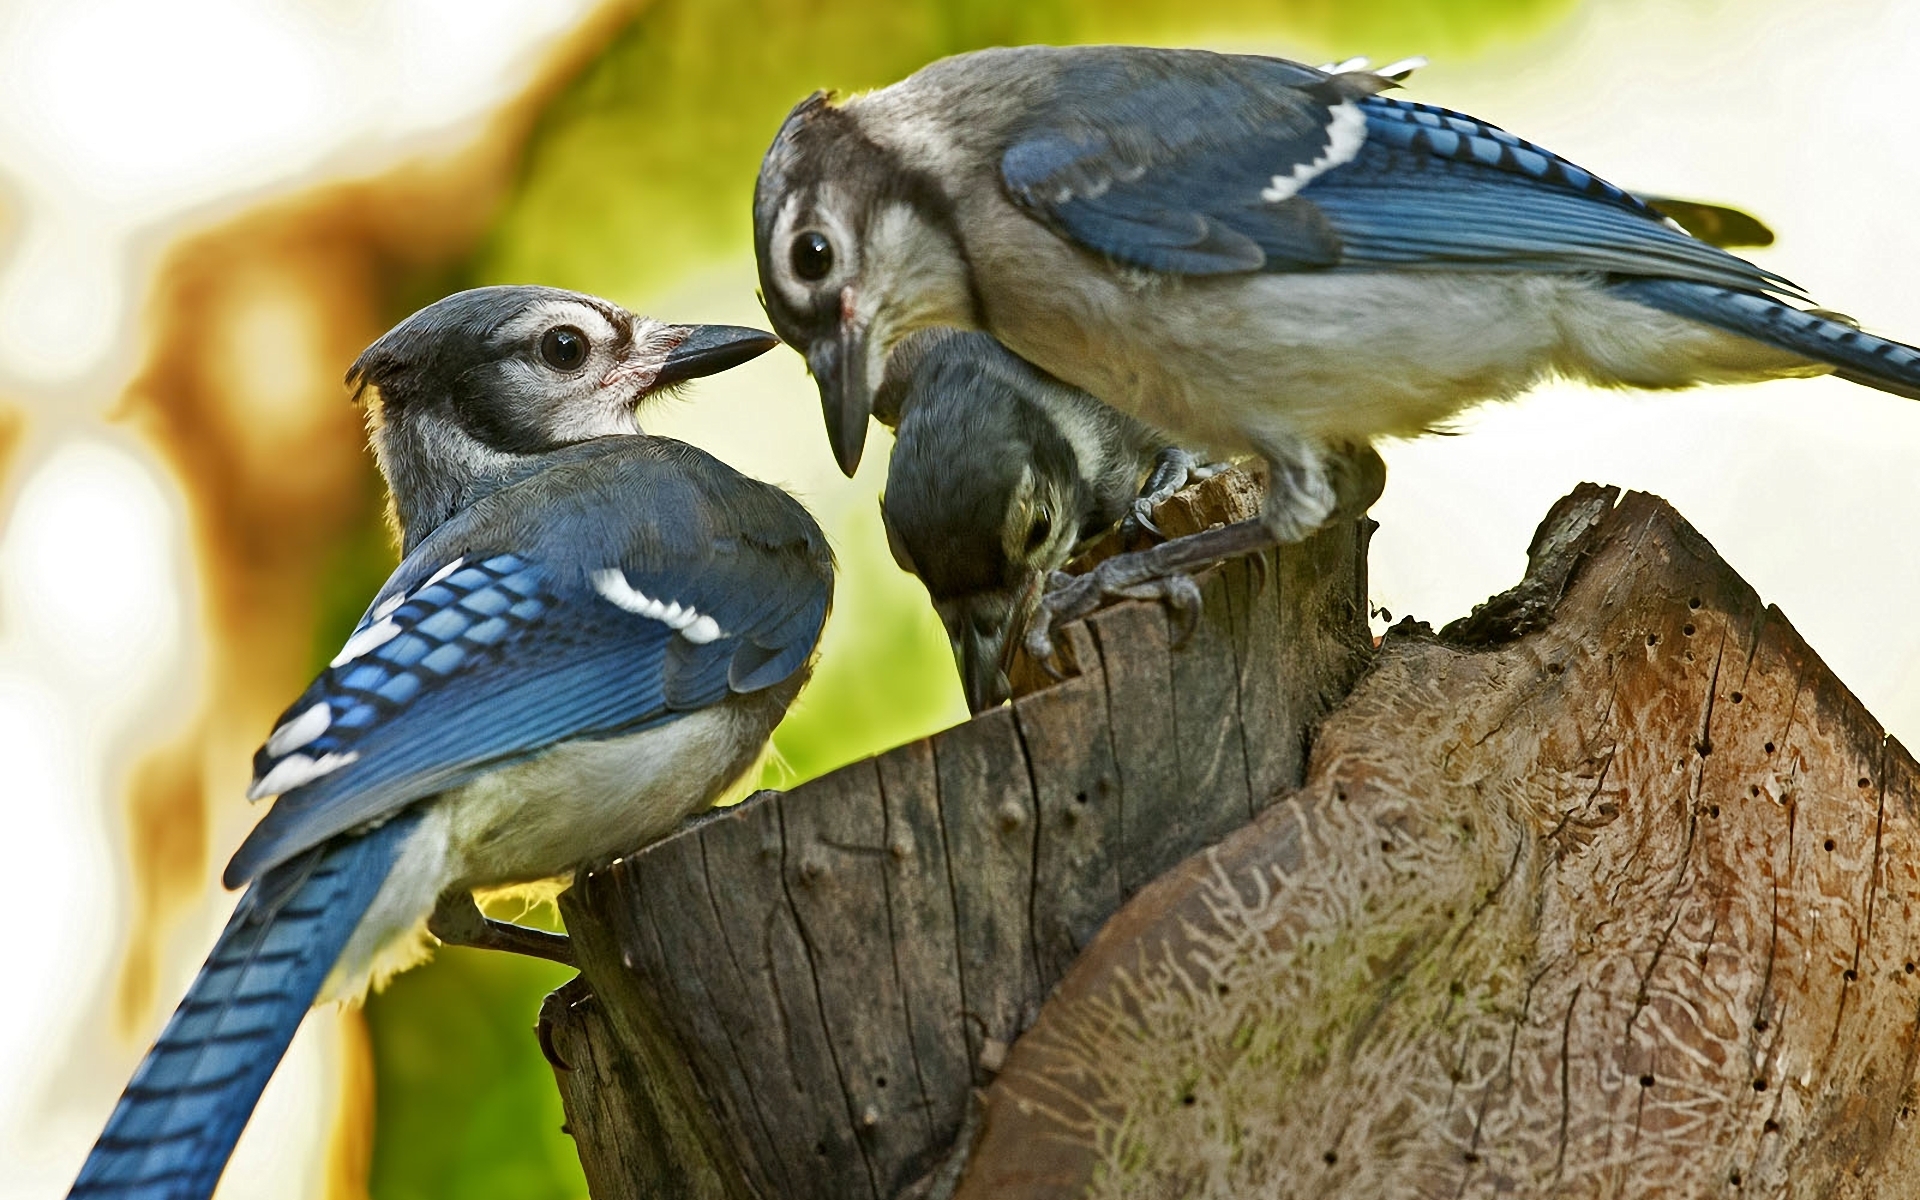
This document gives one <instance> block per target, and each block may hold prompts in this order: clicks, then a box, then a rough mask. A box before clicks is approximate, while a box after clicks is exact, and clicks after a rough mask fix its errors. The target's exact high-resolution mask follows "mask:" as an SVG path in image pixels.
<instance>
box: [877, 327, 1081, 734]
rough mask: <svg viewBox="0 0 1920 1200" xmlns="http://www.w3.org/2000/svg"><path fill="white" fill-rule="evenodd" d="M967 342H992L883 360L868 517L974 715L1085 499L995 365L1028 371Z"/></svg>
mask: <svg viewBox="0 0 1920 1200" xmlns="http://www.w3.org/2000/svg"><path fill="white" fill-rule="evenodd" d="M972 339H978V340H979V341H981V342H986V343H988V344H989V345H991V339H988V338H987V337H986V336H985V335H984V334H957V333H954V332H953V331H948V330H941V331H932V332H928V333H922V334H919V335H916V336H915V337H914V338H912V339H910V340H909V341H908V342H907V343H906V344H905V345H903V346H902V348H901V352H900V353H898V354H896V355H895V356H894V357H893V359H892V360H890V361H889V362H888V364H887V370H886V376H885V381H884V384H883V391H885V392H887V393H890V394H892V395H894V396H895V397H897V398H899V400H900V426H899V436H898V439H897V440H896V441H895V442H894V448H893V457H892V459H891V461H890V462H889V464H888V467H887V490H886V495H885V496H884V497H883V498H882V500H881V503H880V510H881V519H882V521H883V523H884V524H885V525H886V529H887V544H888V546H889V547H890V548H891V549H892V551H893V557H894V561H895V562H897V563H899V565H900V567H901V569H902V570H905V571H907V572H909V573H910V574H913V575H916V576H918V577H919V578H920V581H921V582H922V583H924V584H925V585H926V588H927V594H928V596H929V597H930V598H931V599H932V600H933V607H934V610H935V611H936V612H938V613H939V614H940V621H941V624H943V625H944V626H946V630H947V639H948V642H949V643H950V644H951V646H952V649H953V657H954V663H955V665H956V666H958V667H959V669H960V683H961V687H962V689H963V690H964V691H965V693H966V698H967V707H968V709H969V710H970V711H973V712H980V711H982V710H984V709H987V708H991V707H993V706H994V705H997V704H999V703H1000V702H1001V701H1002V700H1005V699H1006V698H1007V695H1008V684H1007V666H1008V662H1009V660H1010V659H1011V657H1012V653H1013V649H1014V647H1015V646H1016V645H1018V644H1019V640H1020V638H1021V636H1022V635H1023V634H1024V633H1025V632H1026V628H1027V624H1028V622H1029V621H1030V620H1031V619H1032V617H1033V613H1034V610H1035V609H1036V608H1037V607H1038V606H1039V603H1040V595H1041V592H1042V591H1043V589H1044V588H1045V586H1046V582H1047V577H1048V575H1049V574H1050V573H1052V572H1053V571H1055V570H1057V569H1059V568H1060V567H1061V566H1063V565H1065V563H1066V561H1067V559H1068V558H1069V557H1071V556H1072V553H1073V547H1074V544H1075V543H1076V542H1077V541H1078V540H1079V538H1080V537H1081V534H1082V530H1081V527H1080V526H1081V521H1082V517H1083V513H1082V511H1081V510H1082V509H1083V508H1085V504H1084V502H1083V498H1082V497H1081V496H1080V495H1079V494H1078V492H1079V489H1078V488H1077V487H1076V479H1077V475H1078V472H1077V468H1076V466H1075V461H1074V456H1073V449H1072V447H1071V446H1069V445H1068V444H1067V442H1066V439H1065V438H1063V437H1062V436H1061V434H1060V431H1059V430H1058V429H1057V428H1056V427H1055V425H1054V424H1053V423H1052V422H1050V421H1048V420H1047V419H1046V417H1045V416H1044V414H1042V413H1041V412H1040V411H1038V410H1037V409H1036V407H1035V405H1034V404H1033V403H1032V401H1031V400H1030V399H1028V398H1026V397H1025V396H1024V395H1023V393H1022V391H1021V389H1022V388H1023V387H1026V388H1031V387H1033V386H1036V384H1035V381H1034V380H1028V379H1023V378H1021V377H1019V376H1010V375H1009V374H1008V371H1009V367H1008V366H1007V364H1008V363H1013V364H1017V365H1018V368H1019V369H1020V370H1021V371H1022V372H1025V373H1027V374H1030V375H1033V376H1036V377H1037V376H1038V375H1039V372H1037V371H1035V370H1034V369H1033V368H1031V367H1028V366H1027V365H1026V364H1025V363H1020V362H1019V360H1017V359H1014V358H1013V357H1012V355H1010V354H1007V353H1006V352H1005V351H1001V350H999V348H998V347H997V346H994V347H993V351H994V354H995V357H992V358H988V357H984V356H983V355H981V354H978V353H973V352H970V346H969V342H970V341H971V340H972ZM943 343H944V344H943ZM930 345H931V346H932V348H933V349H934V350H935V351H936V352H934V353H924V351H926V350H927V349H928V348H929V346H930ZM942 350H950V351H952V352H944V353H943V352H939V351H942ZM1056 386H1057V385H1056Z"/></svg>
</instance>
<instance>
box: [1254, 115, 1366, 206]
mask: <svg viewBox="0 0 1920 1200" xmlns="http://www.w3.org/2000/svg"><path fill="white" fill-rule="evenodd" d="M1328 111H1329V113H1330V114H1331V116H1332V118H1333V119H1332V120H1330V121H1328V122H1327V148H1326V150H1324V151H1323V152H1321V154H1320V156H1319V157H1318V158H1315V159H1314V160H1313V161H1312V162H1309V163H1295V164H1294V166H1293V169H1292V170H1290V171H1288V172H1287V173H1286V174H1285V175H1275V176H1274V177H1273V183H1272V185H1271V186H1269V187H1266V188H1263V189H1261V192H1260V198H1261V199H1262V200H1265V201H1266V202H1267V203H1268V204H1278V203H1280V202H1281V201H1282V200H1291V199H1292V198H1293V197H1294V196H1295V195H1297V194H1299V191H1300V189H1301V188H1303V187H1305V186H1307V185H1308V184H1309V183H1312V182H1313V181H1314V180H1315V179H1317V178H1319V177H1320V176H1321V175H1324V174H1326V173H1327V172H1328V171H1331V170H1333V169H1334V168H1335V167H1338V166H1342V165H1344V164H1346V163H1350V162H1352V161H1353V158H1354V155H1356V154H1359V153H1360V147H1361V146H1363V145H1365V144H1366V141H1367V114H1366V113H1364V112H1362V111H1361V110H1360V106H1359V105H1358V104H1355V103H1354V102H1353V101H1351V100H1343V101H1341V102H1340V103H1339V104H1336V105H1334V106H1333V108H1331V109H1330V110H1328Z"/></svg>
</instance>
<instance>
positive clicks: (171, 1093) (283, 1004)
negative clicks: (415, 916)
mask: <svg viewBox="0 0 1920 1200" xmlns="http://www.w3.org/2000/svg"><path fill="white" fill-rule="evenodd" d="M414 823H415V819H414V818H413V817H412V816H411V815H404V816H402V817H399V818H397V819H395V820H393V821H390V822H388V823H387V824H386V825H383V826H381V827H380V828H379V829H376V830H373V831H372V832H369V833H366V834H363V835H361V836H358V837H352V838H341V839H336V840H335V841H333V842H331V843H329V844H327V845H325V846H321V847H319V848H318V849H315V850H313V851H310V852H309V853H307V854H305V855H302V856H301V857H299V858H297V859H294V860H292V861H290V862H288V863H286V864H284V865H283V866H281V867H279V868H277V869H275V870H274V871H273V872H272V873H270V874H269V875H267V876H266V877H264V878H262V879H261V880H260V881H259V882H258V883H256V884H255V885H254V886H253V888H252V889H251V890H249V891H248V893H247V895H246V896H245V898H243V899H242V900H241V902H240V906H239V908H238V909H237V910H236V911H235V912H234V914H233V919H232V920H231V921H229V922H228V923H227V928H226V930H225V931H224V932H222V933H221V935H220V940H219V941H218V942H216V943H215V944H214V948H213V953H212V955H211V956H209V957H208V959H207V963H206V965H205V966H204V967H201V968H200V974H199V975H198V976H197V977H195V979H194V981H193V986H192V987H190V988H188V989H187V995H186V999H184V1000H182V1001H181V1002H180V1007H179V1008H177V1009H175V1010H174V1013H173V1017H172V1019H170V1020H169V1021H168V1022H167V1027H166V1029H165V1030H163V1031H162V1032H161V1034H160V1039H159V1040H158V1041H157V1042H155V1043H154V1045H153V1049H151V1050H149V1051H147V1056H146V1058H145V1059H143V1060H141V1063H140V1066H139V1068H138V1069H137V1070H135V1071H134V1073H133V1081H132V1082H131V1083H129V1084H127V1090H126V1092H125V1093H123V1094H122V1095H121V1097H120V1103H119V1104H117V1105H116V1106H114V1110H113V1115H112V1116H110V1117H108V1118H107V1127H106V1130H105V1132H103V1133H101V1135H100V1140H99V1142H97V1143H96V1144H95V1145H94V1148H93V1152H92V1153H91V1154H89V1155H88V1156H87V1161H86V1163H85V1164H84V1165H83V1166H82V1167H81V1168H80V1177H79V1178H78V1179H77V1180H76V1181H75V1182H74V1185H73V1190H72V1192H70V1193H69V1197H70V1200H81V1198H85V1200H109V1198H110V1200H203V1198H204V1197H206V1196H209V1195H211V1194H212V1192H213V1187H214V1184H215V1183H217V1182H218V1181H219V1179H220V1173H221V1171H222V1170H224V1169H225V1167H226V1165H227V1157H228V1156H229V1155H230V1154H232V1153H233V1145H234V1143H235V1142H236V1141H238V1140H239V1138H240V1131H241V1130H242V1129H243V1128H245V1126H246V1123H247V1118H248V1117H249V1116H251V1115H252V1113H253V1106H254V1105H255V1104H256V1103H257V1102H258V1101H259V1099H260V1092H261V1089H263V1088H264V1087H266V1085H267V1079H268V1078H269V1077H270V1076H271V1075H272V1074H273V1069H274V1067H275V1066H277V1065H278V1064H279V1062H280V1059H281V1056H282V1055H284V1054H285V1053H286V1051H287V1045H288V1043H290V1042H291V1041H292V1040H293V1034H294V1031H295V1030H296V1029H298V1028H299V1027H300V1020H301V1018H302V1017H304V1016H305V1015H306V1011H307V1008H308V1006H309V1005H311V1004H312V1003H313V998H314V997H315V996H316V995H317V994H319V991H320V985H321V984H322V983H324V982H325V981H326V978H327V974H328V972H329V971H331V970H332V968H333V964H334V961H335V960H336V959H338V958H339V956H340V951H341V949H342V948H343V947H344V946H345V945H346V941H347V938H348V935H350V934H351V933H352V932H353V929H354V926H355V925H357V924H358V923H359V921H360V918H361V916H362V915H363V914H365V912H366V910H367V907H368V906H369V905H371V904H372V903H373V898H374V895H375V894H376V893H377V892H378V891H379V890H380V885H381V883H382V882H384V881H385V880H386V877H387V873H388V872H389V871H390V870H392V868H393V863H394V860H395V858H396V857H397V856H398V853H399V847H400V844H401V841H402V840H403V839H404V837H405V835H406V833H407V831H408V830H409V829H411V828H412V827H413V825H414Z"/></svg>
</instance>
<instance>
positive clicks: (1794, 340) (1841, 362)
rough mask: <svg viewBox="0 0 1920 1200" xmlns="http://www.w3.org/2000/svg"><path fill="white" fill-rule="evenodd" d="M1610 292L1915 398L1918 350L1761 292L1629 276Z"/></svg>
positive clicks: (1919, 386)
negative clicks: (1786, 351)
mask: <svg viewBox="0 0 1920 1200" xmlns="http://www.w3.org/2000/svg"><path fill="white" fill-rule="evenodd" d="M1614 290H1615V291H1617V292H1619V293H1620V294H1622V295H1625V296H1627V297H1628V298H1629V299H1632V300H1635V301H1637V302H1639V303H1641V304H1644V305H1646V306H1647V307H1649V308H1657V309H1660V310H1661V311H1662V312H1670V313H1673V314H1675V315H1676V316H1682V317H1688V318H1691V319H1692V320H1695V321H1700V322H1702V323H1703V324H1707V325H1712V326H1714V327H1716V328H1719V329H1725V330H1728V331H1729V332H1732V333H1737V334H1741V335H1742V336H1745V337H1750V338H1752V339H1754V340H1755V341H1757V342H1765V343H1766V344H1767V345H1769V346H1777V347H1779V348H1780V349H1782V350H1788V351H1791V352H1793V353H1795V354H1800V355H1804V356H1806V357H1807V358H1811V359H1813V360H1814V361H1816V362H1823V363H1831V364H1832V365H1833V373H1834V374H1835V375H1838V376H1839V377H1840V378H1842V379H1848V380H1852V381H1853V382H1854V383H1864V384H1866V385H1867V386H1868V387H1870V388H1879V389H1880V390H1881V391H1883V392H1892V393H1893V394H1894V395H1896V396H1905V397H1907V398H1908V399H1910V400H1920V349H1915V348H1914V347H1912V346H1908V345H1903V344H1902V343H1900V342H1893V341H1888V340H1887V339H1886V338H1882V337H1875V336H1873V335H1872V334H1870V333H1864V332H1862V331H1861V330H1859V329H1856V328H1854V327H1853V326H1852V325H1849V324H1847V323H1846V322H1845V321H1839V320H1835V319H1834V318H1832V317H1828V316H1824V315H1822V314H1820V313H1816V312H1808V311H1806V310H1804V309H1799V308H1795V307H1793V306H1792V305H1790V304H1783V303H1781V302H1780V301H1778V300H1774V299H1771V298H1769V297H1767V296H1762V295H1760V294H1759V293H1757V292H1738V291H1734V290H1732V289H1730V288H1723V287H1715V286H1713V285H1712V284H1705V283H1689V282H1687V281H1685V280H1681V279H1633V280H1628V281H1625V282H1622V283H1618V284H1615V285H1614Z"/></svg>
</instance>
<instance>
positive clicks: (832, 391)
mask: <svg viewBox="0 0 1920 1200" xmlns="http://www.w3.org/2000/svg"><path fill="white" fill-rule="evenodd" d="M867 334H868V330H867V326H866V323H865V322H864V321H861V320H860V319H858V318H857V317H856V316H855V314H854V312H853V306H852V303H851V297H850V296H849V297H848V299H846V300H843V301H842V303H841V313H840V328H839V332H838V334H837V336H835V337H832V338H821V339H820V340H819V341H817V342H815V343H813V345H812V346H811V347H809V348H808V350H807V369H808V370H809V371H812V372H813V378H814V382H815V383H818V384H819V385H820V411H821V413H822V415H824V416H825V417H826V419H827V441H828V442H829V443H830V444H831V445H832V446H833V457H834V460H835V461H837V462H838V463H839V464H840V470H841V471H842V472H843V473H845V474H846V476H847V477H848V478H849V479H851V478H852V477H853V473H854V471H855V470H857V469H858V468H859V466H860V452H861V450H863V449H865V448H866V444H867V418H868V417H869V416H870V415H872V413H873V387H872V385H871V384H869V383H868V381H867V348H868V347H867Z"/></svg>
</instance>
